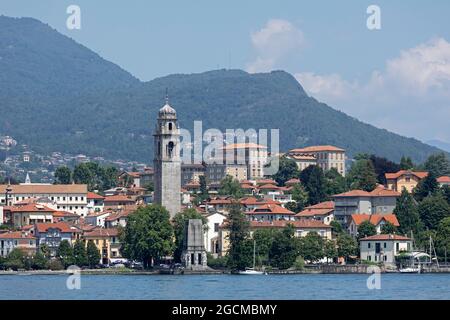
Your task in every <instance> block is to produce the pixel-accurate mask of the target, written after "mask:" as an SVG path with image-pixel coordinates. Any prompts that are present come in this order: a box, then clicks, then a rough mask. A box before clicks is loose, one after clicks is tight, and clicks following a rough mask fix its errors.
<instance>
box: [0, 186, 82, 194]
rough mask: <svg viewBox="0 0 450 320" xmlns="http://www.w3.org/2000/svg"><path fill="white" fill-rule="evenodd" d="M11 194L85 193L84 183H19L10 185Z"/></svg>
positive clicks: (0, 188) (0, 187)
mask: <svg viewBox="0 0 450 320" xmlns="http://www.w3.org/2000/svg"><path fill="white" fill-rule="evenodd" d="M6 188H7V185H6V184H2V185H0V193H5V191H6ZM10 188H11V189H12V193H13V194H26V193H30V194H55V193H59V194H69V193H87V192H88V191H87V185H85V184H19V185H11V186H10Z"/></svg>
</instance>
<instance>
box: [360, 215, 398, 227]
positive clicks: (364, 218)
mask: <svg viewBox="0 0 450 320" xmlns="http://www.w3.org/2000/svg"><path fill="white" fill-rule="evenodd" d="M351 219H352V220H353V221H354V222H355V224H356V225H357V226H359V225H360V224H361V223H363V222H364V221H369V222H370V223H371V224H373V225H374V226H376V225H378V224H379V223H380V222H381V221H382V220H385V221H387V222H390V223H392V224H393V225H394V226H396V227H398V226H400V224H399V223H398V220H397V217H396V215H395V214H352V216H351Z"/></svg>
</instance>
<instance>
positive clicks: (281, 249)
mask: <svg viewBox="0 0 450 320" xmlns="http://www.w3.org/2000/svg"><path fill="white" fill-rule="evenodd" d="M294 234H295V231H294V228H293V227H292V225H290V224H288V225H287V227H285V228H284V229H283V230H282V231H281V232H279V233H277V234H276V235H275V238H274V240H273V242H272V246H271V247H270V250H269V260H270V264H271V265H272V266H273V267H277V268H279V269H288V268H290V267H292V265H293V264H294V262H295V259H296V258H297V257H298V253H299V241H298V239H297V238H295V237H294Z"/></svg>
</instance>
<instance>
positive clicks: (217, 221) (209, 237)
mask: <svg viewBox="0 0 450 320" xmlns="http://www.w3.org/2000/svg"><path fill="white" fill-rule="evenodd" d="M225 219H226V216H225V215H224V214H222V213H220V212H212V213H209V214H207V215H206V220H207V226H208V228H207V230H206V232H205V249H206V251H207V252H209V253H211V254H212V255H213V256H214V257H217V256H218V254H219V251H220V248H219V242H220V241H219V226H220V225H221V224H222V223H223V222H224V221H225Z"/></svg>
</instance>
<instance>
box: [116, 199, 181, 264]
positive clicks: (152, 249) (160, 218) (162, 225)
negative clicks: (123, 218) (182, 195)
mask: <svg viewBox="0 0 450 320" xmlns="http://www.w3.org/2000/svg"><path fill="white" fill-rule="evenodd" d="M169 219H170V215H169V212H168V211H167V210H166V209H165V208H164V207H162V206H160V205H156V204H155V205H149V206H146V207H140V208H138V209H137V210H136V211H134V212H133V213H131V214H130V215H129V216H128V220H127V225H126V227H125V228H124V229H123V230H122V231H121V233H120V239H121V242H122V253H123V255H124V256H125V257H126V258H129V259H133V260H138V261H142V263H143V264H144V267H145V268H148V267H150V266H152V265H153V262H154V261H158V260H160V259H161V258H162V257H163V256H166V255H169V254H171V253H172V252H173V249H174V242H173V227H172V225H171V224H170V221H169Z"/></svg>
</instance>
